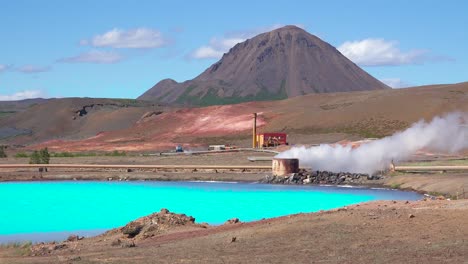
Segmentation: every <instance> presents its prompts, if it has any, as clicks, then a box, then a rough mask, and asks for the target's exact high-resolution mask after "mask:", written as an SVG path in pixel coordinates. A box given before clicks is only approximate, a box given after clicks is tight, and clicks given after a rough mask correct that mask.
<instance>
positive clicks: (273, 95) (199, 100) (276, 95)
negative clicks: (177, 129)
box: [160, 80, 288, 106]
mask: <svg viewBox="0 0 468 264" xmlns="http://www.w3.org/2000/svg"><path fill="white" fill-rule="evenodd" d="M195 88H197V86H196V85H191V86H189V87H188V88H187V89H186V90H185V91H184V93H183V94H182V95H180V96H179V98H177V100H176V103H179V104H190V105H197V106H209V105H227V104H238V103H243V102H250V101H270V100H283V99H286V98H288V95H287V93H286V80H283V81H282V82H281V84H280V90H279V92H270V91H269V90H268V89H267V88H266V87H260V92H258V93H257V94H255V95H248V96H241V95H240V94H234V95H233V96H232V97H220V96H218V94H217V93H216V91H217V89H215V88H213V87H212V88H210V89H209V90H208V92H207V93H206V94H205V95H204V96H203V97H202V96H201V95H200V94H197V95H191V94H190V93H191V92H192V91H193V90H194V89H195ZM160 99H162V97H161V98H160Z"/></svg>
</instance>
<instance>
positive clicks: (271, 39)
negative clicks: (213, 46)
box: [138, 26, 388, 105]
mask: <svg viewBox="0 0 468 264" xmlns="http://www.w3.org/2000/svg"><path fill="white" fill-rule="evenodd" d="M385 88H388V86H386V85H385V84H383V83H382V82H380V81H378V80H377V79H375V78H374V77H372V76H371V75H369V74H368V73H366V72H365V71H364V70H362V69H361V68H359V67H358V66H357V65H356V64H354V63H353V62H351V61H350V60H349V59H347V58H346V57H345V56H343V55H342V54H341V53H340V52H339V51H338V50H337V49H336V48H334V47H333V46H331V45H330V44H328V43H326V42H324V41H322V40H321V39H319V38H318V37H316V36H314V35H311V34H309V33H307V32H306V31H304V30H303V29H301V28H298V27H295V26H285V27H282V28H279V29H276V30H273V31H270V32H267V33H263V34H260V35H258V36H256V37H253V38H251V39H248V40H246V41H244V42H242V43H238V44H236V45H235V46H234V47H233V48H231V49H230V50H229V52H228V53H225V54H224V55H223V57H222V58H221V60H219V61H218V62H216V63H215V64H213V65H211V67H209V68H208V69H206V70H205V71H204V72H203V73H202V74H200V75H199V76H197V77H196V78H195V79H193V80H189V81H185V82H183V83H177V82H176V81H174V80H172V79H165V80H162V81H160V82H159V83H158V84H156V85H155V86H154V87H153V88H151V89H150V90H148V91H147V92H145V93H144V94H143V95H141V96H140V97H139V98H138V99H142V100H150V101H158V102H163V103H176V104H187V105H214V104H230V103H239V102H246V101H264V100H279V99H286V98H289V97H295V96H300V95H305V94H311V93H333V92H349V91H363V90H378V89H385Z"/></svg>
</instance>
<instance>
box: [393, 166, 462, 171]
mask: <svg viewBox="0 0 468 264" xmlns="http://www.w3.org/2000/svg"><path fill="white" fill-rule="evenodd" d="M394 168H395V171H465V170H466V171H468V166H395V167H394Z"/></svg>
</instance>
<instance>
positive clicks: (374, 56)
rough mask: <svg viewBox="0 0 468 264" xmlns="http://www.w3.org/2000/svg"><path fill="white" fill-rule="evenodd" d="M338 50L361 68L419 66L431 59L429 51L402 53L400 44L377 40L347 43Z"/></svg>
mask: <svg viewBox="0 0 468 264" xmlns="http://www.w3.org/2000/svg"><path fill="white" fill-rule="evenodd" d="M338 50H339V51H340V52H341V53H342V54H343V55H344V56H346V57H347V58H348V59H350V60H351V61H353V62H354V63H356V64H359V65H361V66H388V65H404V64H417V63H422V62H424V61H426V60H427V59H429V57H428V56H427V53H428V51H427V50H410V51H407V52H402V51H401V50H400V49H399V48H398V42H396V41H386V40H384V39H375V38H368V39H364V40H359V41H347V42H345V43H343V44H342V45H341V46H339V47H338Z"/></svg>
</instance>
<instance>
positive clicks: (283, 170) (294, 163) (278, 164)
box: [272, 158, 299, 176]
mask: <svg viewBox="0 0 468 264" xmlns="http://www.w3.org/2000/svg"><path fill="white" fill-rule="evenodd" d="M272 172H273V176H284V175H288V174H291V173H297V172H299V160H298V159H277V158H274V159H273V163H272Z"/></svg>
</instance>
